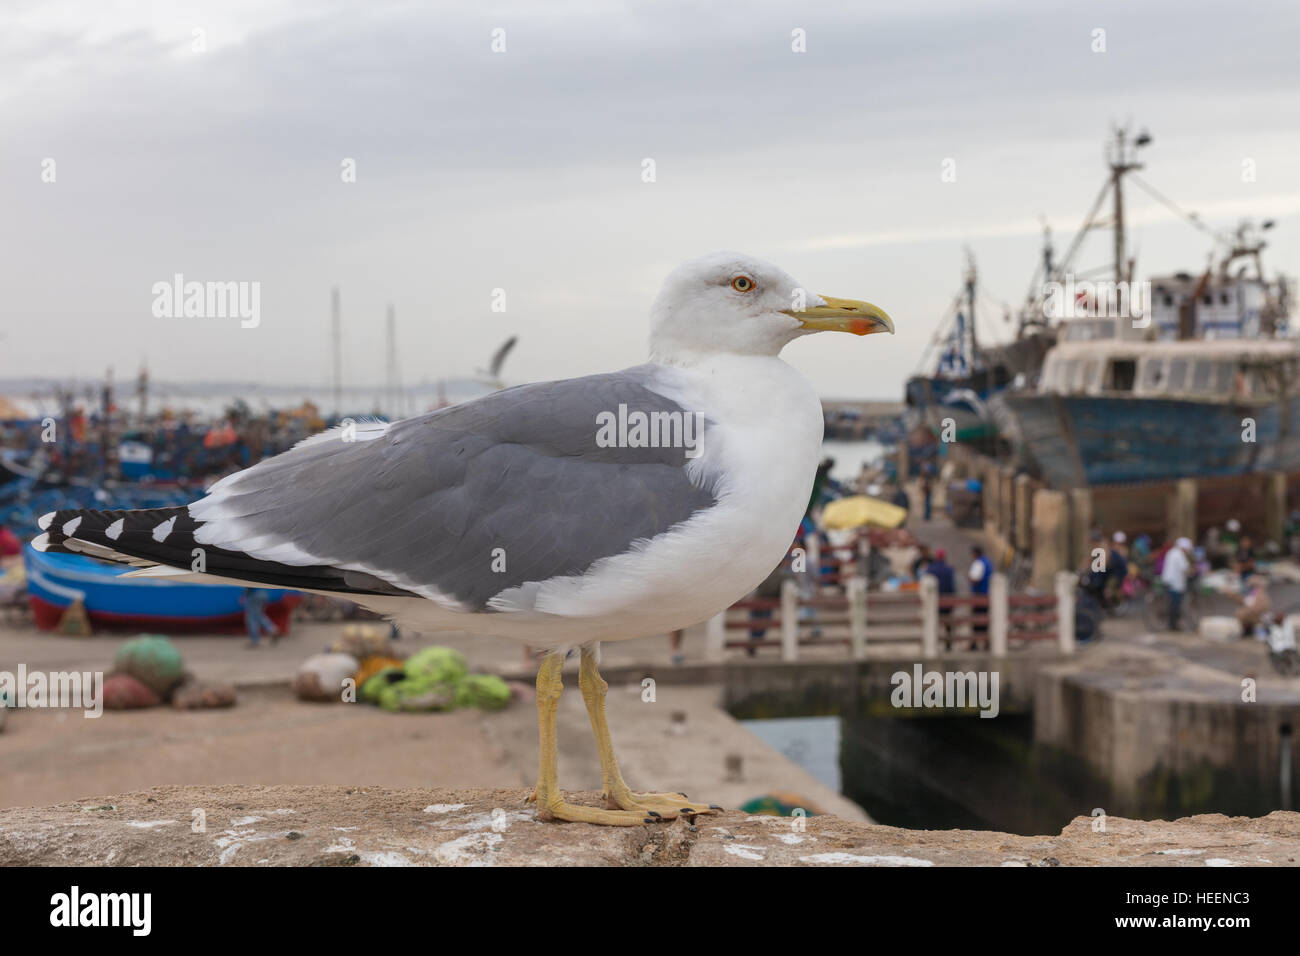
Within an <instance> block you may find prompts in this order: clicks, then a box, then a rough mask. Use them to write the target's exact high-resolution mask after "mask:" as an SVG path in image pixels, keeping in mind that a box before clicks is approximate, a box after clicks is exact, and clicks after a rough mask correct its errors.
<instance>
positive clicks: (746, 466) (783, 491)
mask: <svg viewBox="0 0 1300 956" xmlns="http://www.w3.org/2000/svg"><path fill="white" fill-rule="evenodd" d="M650 319H651V331H650V359H649V361H648V362H646V363H645V364H643V365H636V366H633V367H632V368H628V369H624V370H623V371H620V372H611V373H606V374H600V375H589V376H585V377H582V378H573V379H566V380H563V381H555V382H542V383H538V384H532V385H520V386H517V387H514V388H510V389H505V390H503V391H499V392H495V393H492V394H490V395H486V396H484V397H482V398H479V399H477V400H475V401H471V402H465V403H463V404H460V405H454V406H452V407H450V408H443V409H439V410H437V411H434V412H430V413H428V414H425V415H420V416H416V417H414V418H407V419H404V420H401V421H397V422H393V423H391V424H390V423H384V422H358V423H355V424H346V425H344V426H343V427H341V428H336V429H332V430H330V431H327V432H325V433H323V434H320V435H317V436H314V437H312V438H309V439H307V440H306V441H303V442H301V443H300V444H298V445H296V446H295V447H294V448H292V449H290V450H289V451H287V452H285V453H283V454H280V455H277V456H275V457H273V458H268V459H266V460H264V461H261V462H259V463H258V464H256V465H253V466H252V467H251V468H247V469H245V470H243V471H240V472H237V473H235V474H233V475H229V476H228V477H226V478H223V479H222V480H221V481H219V482H217V483H216V484H214V485H213V486H212V488H211V489H210V490H209V492H208V494H207V495H206V496H205V497H204V498H202V499H200V500H198V501H195V502H194V503H192V504H190V505H187V506H185V507H177V508H159V509H149V510H131V511H95V510H62V511H55V512H52V513H50V514H47V515H45V516H44V517H42V518H41V519H40V527H41V529H42V531H43V532H44V534H42V535H41V536H40V537H38V538H37V539H36V540H35V542H33V543H34V544H35V546H36V547H37V548H39V549H41V550H49V551H73V552H80V553H83V554H86V555H90V556H92V557H95V558H99V559H102V560H109V561H117V562H125V563H128V564H132V565H135V566H136V567H137V570H135V571H132V572H130V573H131V574H133V575H147V576H157V577H168V578H173V579H180V580H199V581H209V582H225V583H238V584H243V585H254V586H263V587H279V588H295V589H300V590H303V591H309V592H313V593H319V594H328V595H339V596H343V597H346V598H347V599H348V600H350V601H354V602H356V603H358V604H361V605H363V606H365V607H367V608H370V609H371V610H373V611H376V612H378V613H380V614H383V615H384V616H386V617H388V618H390V619H392V620H395V621H396V622H397V623H399V624H400V625H401V626H402V627H404V628H409V629H411V630H413V631H417V632H425V633H427V632H432V631H439V630H455V631H463V632H469V633H471V634H484V635H497V636H500V637H507V638H514V639H517V640H520V641H524V642H526V643H528V644H530V645H532V646H534V647H541V648H545V650H546V654H545V656H544V657H543V658H542V661H541V663H540V665H539V669H538V672H537V715H538V725H539V738H540V758H539V771H538V779H537V786H536V788H535V790H534V791H533V793H532V795H531V796H530V797H529V799H530V800H535V801H536V803H537V807H538V813H539V816H540V817H541V818H543V819H548V820H549V819H554V820H570V821H585V822H589V823H598V824H614V825H624V826H630V825H637V824H642V823H645V822H654V821H662V820H669V819H673V818H675V817H677V816H679V815H683V814H685V815H688V816H689V815H692V814H695V813H700V812H709V810H710V809H716V808H711V807H710V806H709V805H707V804H704V803H701V802H697V801H691V800H688V799H686V798H684V797H683V796H682V795H681V794H677V793H639V792H634V791H632V790H631V789H630V788H629V787H628V785H627V783H625V782H624V780H623V777H622V774H621V773H620V772H619V768H618V762H617V760H616V759H615V756H614V748H613V744H612V742H611V739H610V732H609V726H608V723H607V722H606V719H605V692H606V686H607V685H606V683H605V681H604V679H603V678H601V676H600V673H599V670H598V663H599V656H598V654H599V645H600V642H602V641H622V640H629V639H633V638H637V637H643V636H649V635H654V634H662V633H666V632H669V631H674V630H677V629H679V628H683V627H687V626H688V625H691V624H695V623H697V622H699V621H702V620H705V619H707V618H709V617H712V616H713V615H715V614H717V613H718V612H720V611H722V610H723V609H725V608H727V607H728V606H730V605H731V604H732V603H734V602H735V601H736V600H738V599H740V598H741V597H743V596H744V595H745V594H746V593H748V592H749V591H751V590H752V589H753V588H754V587H755V586H756V585H757V584H758V583H759V582H760V581H761V580H762V579H763V578H764V577H766V576H767V575H768V574H769V573H770V572H771V571H772V569H773V568H774V567H776V566H777V565H778V564H779V563H780V562H781V560H782V559H783V557H784V555H785V553H786V550H787V549H788V547H789V546H790V543H791V541H792V540H793V539H794V536H795V533H796V531H797V528H798V525H799V521H800V519H801V518H802V516H803V513H804V509H805V507H806V505H807V503H808V497H809V494H810V493H811V490H812V485H813V477H814V474H815V472H816V469H817V464H818V461H819V459H820V448H821V439H822V409H821V403H820V401H819V399H818V396H817V393H816V391H815V390H814V389H813V387H812V385H811V384H810V383H809V382H808V381H807V379H805V378H804V377H803V376H802V375H800V374H799V373H798V372H797V371H796V370H795V369H794V368H792V367H791V366H790V365H788V364H786V363H785V362H784V361H782V360H781V359H780V357H779V353H780V351H781V349H782V348H783V347H784V346H785V345H787V344H788V343H789V342H791V341H793V340H794V339H796V338H799V337H800V336H804V335H808V334H811V333H815V332H822V331H842V332H850V333H853V334H856V335H868V334H871V333H875V332H891V333H892V332H893V331H894V327H893V322H892V321H891V320H890V318H889V316H888V315H886V314H885V312H883V311H882V310H881V309H879V308H877V307H876V306H874V305H871V304H870V303H868V302H860V301H855V300H850V299H834V298H830V297H827V296H819V295H816V294H814V293H811V292H807V291H805V288H804V287H803V286H802V285H800V284H799V283H797V282H795V280H794V279H793V278H791V277H790V276H789V275H787V274H786V273H785V272H783V271H782V270H780V269H778V268H776V267H775V266H773V265H770V264H769V263H766V262H764V261H762V260H759V259H755V258H752V257H750V256H745V255H740V254H737V253H730V252H722V253H715V254H712V255H709V256H705V257H703V258H699V259H694V260H691V261H688V262H686V263H684V264H683V265H681V266H679V267H678V268H677V269H676V270H674V271H673V272H672V273H671V274H670V275H669V276H668V278H667V280H666V281H665V283H664V285H663V288H662V290H661V291H660V293H659V295H658V297H657V298H656V300H655V302H654V304H653V306H652V309H651V316H650ZM200 557H201V565H200V564H198V563H197V560H198V559H199V558H200ZM196 568H198V572H199V573H196V570H195V569H196ZM574 647H577V648H578V649H579V651H580V659H579V676H578V686H579V689H580V690H581V693H582V696H583V699H584V701H585V703H586V706H587V712H588V716H589V717H590V720H591V727H592V731H593V733H594V734H595V738H596V745H597V748H598V751H599V755H600V764H601V776H602V783H603V788H604V796H605V801H606V805H605V806H604V807H589V806H580V805H576V804H573V803H569V802H568V801H567V800H566V799H565V797H564V795H563V794H562V793H561V791H560V788H559V782H558V780H557V771H556V713H557V708H558V703H559V698H560V693H561V689H562V684H561V668H562V665H563V663H564V659H565V656H566V654H567V653H568V652H569V650H571V649H572V648H574Z"/></svg>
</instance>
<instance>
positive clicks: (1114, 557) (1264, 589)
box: [1081, 519, 1272, 636]
mask: <svg viewBox="0 0 1300 956" xmlns="http://www.w3.org/2000/svg"><path fill="white" fill-rule="evenodd" d="M1258 560H1259V559H1258V554H1257V551H1256V547H1255V543H1254V541H1253V540H1252V539H1251V537H1250V536H1249V535H1246V534H1243V533H1242V528H1241V523H1240V522H1239V521H1237V520H1236V519H1232V520H1230V521H1228V522H1227V523H1226V525H1225V526H1224V528H1223V530H1222V531H1220V530H1219V529H1217V528H1211V529H1210V530H1209V531H1208V532H1207V533H1206V535H1205V538H1204V543H1203V544H1202V545H1200V546H1197V545H1195V544H1194V543H1193V541H1192V540H1191V538H1188V537H1185V536H1182V537H1178V538H1175V539H1174V540H1173V541H1169V542H1166V543H1165V544H1164V545H1163V546H1161V547H1159V548H1153V547H1152V541H1151V537H1150V535H1146V534H1142V535H1139V536H1137V538H1135V539H1134V540H1133V542H1132V543H1131V544H1130V542H1129V540H1128V537H1127V535H1125V533H1124V532H1123V531H1115V532H1114V533H1113V534H1112V535H1111V537H1110V540H1109V541H1108V542H1106V541H1104V540H1103V537H1102V535H1101V533H1100V532H1099V531H1094V532H1093V534H1092V540H1091V547H1090V553H1089V556H1088V558H1087V559H1086V562H1085V567H1084V568H1083V570H1082V575H1081V576H1082V579H1083V585H1082V586H1083V588H1084V590H1085V591H1087V592H1088V593H1089V594H1090V596H1092V597H1093V599H1095V600H1096V601H1097V602H1098V603H1099V604H1101V605H1103V606H1106V607H1112V608H1113V607H1117V606H1120V605H1122V604H1123V603H1124V602H1126V601H1133V600H1135V599H1137V598H1140V597H1142V596H1143V595H1144V594H1146V593H1147V591H1148V590H1149V589H1150V588H1151V586H1152V585H1153V583H1154V582H1156V581H1158V582H1159V585H1160V587H1161V588H1162V589H1163V591H1164V593H1165V595H1166V601H1165V609H1166V619H1165V624H1166V626H1167V628H1168V629H1169V630H1171V631H1177V630H1181V629H1182V628H1183V609H1184V607H1185V604H1186V601H1187V595H1188V592H1189V590H1190V589H1192V588H1194V587H1196V586H1197V582H1198V581H1201V580H1203V579H1205V578H1206V576H1207V575H1209V574H1210V573H1211V572H1212V571H1214V570H1216V569H1222V570H1226V571H1229V572H1230V573H1231V576H1232V580H1233V582H1234V583H1235V588H1234V589H1233V593H1234V595H1235V597H1236V599H1237V609H1236V617H1237V622H1238V624H1239V625H1240V626H1241V631H1242V634H1243V636H1251V635H1253V634H1254V633H1255V630H1256V628H1258V627H1259V625H1260V623H1261V622H1262V621H1263V619H1264V618H1265V616H1266V615H1267V614H1269V613H1270V612H1271V610H1272V605H1271V601H1270V599H1269V589H1268V579H1267V577H1266V576H1264V575H1263V574H1260V573H1259V564H1258Z"/></svg>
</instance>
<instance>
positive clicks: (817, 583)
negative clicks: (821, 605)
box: [807, 534, 822, 597]
mask: <svg viewBox="0 0 1300 956" xmlns="http://www.w3.org/2000/svg"><path fill="white" fill-rule="evenodd" d="M807 543H808V570H809V571H810V572H811V573H812V585H813V586H812V594H813V597H816V596H817V595H819V594H821V593H822V543H821V541H820V539H818V537H817V535H815V534H810V535H808V539H807Z"/></svg>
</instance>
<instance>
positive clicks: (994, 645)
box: [989, 571, 1010, 657]
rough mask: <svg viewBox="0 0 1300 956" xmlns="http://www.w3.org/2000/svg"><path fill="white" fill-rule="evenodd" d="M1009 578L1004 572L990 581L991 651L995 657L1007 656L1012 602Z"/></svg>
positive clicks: (996, 574)
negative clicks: (1009, 591)
mask: <svg viewBox="0 0 1300 956" xmlns="http://www.w3.org/2000/svg"><path fill="white" fill-rule="evenodd" d="M1007 590H1008V588H1007V576H1006V575H1005V574H1003V573H1002V572H1000V571H999V572H997V573H995V574H994V575H993V579H992V580H991V581H989V650H990V652H992V654H993V656H994V657H1006V656H1007V631H1008V630H1009V629H1010V620H1009V617H1010V601H1009V595H1008V594H1007Z"/></svg>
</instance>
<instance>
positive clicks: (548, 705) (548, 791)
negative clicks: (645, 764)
mask: <svg viewBox="0 0 1300 956" xmlns="http://www.w3.org/2000/svg"><path fill="white" fill-rule="evenodd" d="M563 667H564V655H563V654H548V655H547V656H546V658H545V659H544V660H543V661H542V664H541V667H539V668H538V670H537V726H538V731H539V742H540V755H539V757H538V770H537V789H536V790H535V791H533V798H534V799H536V800H537V816H538V817H539V818H541V819H542V820H569V821H572V822H574V823H603V824H608V825H611V826H623V827H631V826H640V825H641V824H643V823H657V822H658V821H659V819H660V818H659V817H655V816H653V815H651V814H648V813H646V812H645V811H644V810H630V809H629V810H602V809H598V808H596V807H580V806H577V805H575V804H572V803H567V802H566V801H565V799H564V794H562V793H560V785H559V781H558V777H559V771H558V769H557V759H556V754H555V744H556V735H555V723H556V714H557V712H558V711H559V707H560V694H561V693H562V692H563V690H564V683H563V681H562V679H561V675H560V671H561V669H562V668H563Z"/></svg>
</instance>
